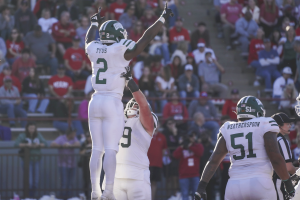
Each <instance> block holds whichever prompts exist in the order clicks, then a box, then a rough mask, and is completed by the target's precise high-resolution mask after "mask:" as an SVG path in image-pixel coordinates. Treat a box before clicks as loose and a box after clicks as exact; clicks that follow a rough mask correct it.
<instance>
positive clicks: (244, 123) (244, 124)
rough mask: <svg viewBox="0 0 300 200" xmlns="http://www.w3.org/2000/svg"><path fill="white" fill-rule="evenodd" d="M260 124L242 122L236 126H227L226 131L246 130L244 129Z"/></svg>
mask: <svg viewBox="0 0 300 200" xmlns="http://www.w3.org/2000/svg"><path fill="white" fill-rule="evenodd" d="M259 124H260V122H243V123H237V124H229V125H228V126H227V129H235V128H246V127H259Z"/></svg>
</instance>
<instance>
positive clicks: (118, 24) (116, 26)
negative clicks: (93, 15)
mask: <svg viewBox="0 0 300 200" xmlns="http://www.w3.org/2000/svg"><path fill="white" fill-rule="evenodd" d="M114 27H115V29H116V30H118V29H119V28H121V29H123V26H122V24H121V23H115V24H114Z"/></svg>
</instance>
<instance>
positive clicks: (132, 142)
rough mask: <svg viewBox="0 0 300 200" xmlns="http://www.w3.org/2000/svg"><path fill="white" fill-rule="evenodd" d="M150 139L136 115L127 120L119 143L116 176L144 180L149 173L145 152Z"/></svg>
mask: <svg viewBox="0 0 300 200" xmlns="http://www.w3.org/2000/svg"><path fill="white" fill-rule="evenodd" d="M151 140H152V137H151V136H150V135H149V134H148V133H147V132H146V131H145V129H144V127H143V125H142V124H141V122H140V119H139V118H138V117H136V118H129V119H128V120H127V122H126V123H125V128H124V133H123V137H122V138H121V140H120V143H119V145H120V146H119V147H120V150H119V153H118V154H117V169H116V178H126V179H135V180H144V179H145V176H147V177H148V176H149V175H150V174H149V173H150V172H149V159H148V156H147V153H148V149H149V147H150V143H151Z"/></svg>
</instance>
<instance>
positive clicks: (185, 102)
mask: <svg viewBox="0 0 300 200" xmlns="http://www.w3.org/2000/svg"><path fill="white" fill-rule="evenodd" d="M165 2H166V1H165V0H85V1H75V0H64V1H58V0H37V1H36V4H35V5H30V1H29V0H11V1H9V3H8V1H6V0H0V13H1V14H0V35H1V38H0V113H1V114H2V115H7V117H8V118H9V125H10V127H18V126H19V125H18V123H19V122H20V125H21V126H22V127H26V131H25V133H24V134H21V135H20V136H19V137H18V139H17V141H16V146H18V147H25V146H26V145H27V146H32V145H37V146H41V147H42V146H43V145H46V146H47V143H45V142H44V138H43V136H42V134H40V133H38V132H37V130H36V126H39V124H34V123H31V122H28V123H27V120H26V119H27V116H28V115H29V114H40V116H43V114H46V113H51V114H52V116H53V117H54V119H53V122H52V125H53V127H55V128H56V129H57V130H59V131H60V132H61V133H63V134H62V135H61V136H59V137H58V138H57V139H56V140H54V141H53V143H51V146H53V147H60V146H74V147H79V146H80V145H82V148H81V155H82V159H80V163H78V166H80V167H81V168H82V169H83V182H84V186H83V188H84V191H85V192H86V195H87V196H89V192H88V191H89V181H90V179H89V171H88V165H86V164H87V163H88V160H89V156H90V148H91V140H90V136H89V130H88V125H87V118H88V114H87V112H88V103H89V100H90V97H91V94H92V93H93V88H92V85H91V71H92V68H91V63H90V61H89V59H88V58H87V56H86V55H85V50H84V46H85V35H86V33H87V30H88V28H89V26H90V20H89V18H90V16H91V15H93V14H94V13H96V12H97V10H98V8H99V7H101V8H102V10H101V16H104V17H105V20H112V19H115V20H118V21H119V22H120V23H121V24H122V25H123V26H124V28H125V29H126V30H127V32H128V38H129V39H131V40H134V41H135V42H137V41H138V40H139V38H140V37H141V36H142V35H143V33H144V31H145V30H146V29H147V28H148V27H149V26H151V25H152V24H153V23H154V22H155V21H156V20H157V19H158V17H159V16H160V14H161V12H162V10H163V7H164V4H165ZM167 2H168V6H169V8H171V9H172V11H173V13H174V15H175V16H174V17H173V18H170V19H168V20H167V21H168V23H167V24H165V26H163V27H162V29H161V31H160V33H159V34H158V35H157V36H156V37H155V38H154V39H153V41H152V42H151V44H150V45H149V46H148V47H147V48H146V49H145V50H144V52H143V53H141V54H140V55H139V56H138V57H136V58H135V59H133V60H132V61H131V63H130V67H131V68H132V73H133V76H134V80H135V81H136V83H138V85H139V87H140V89H141V91H142V92H143V93H144V94H145V96H146V97H147V98H148V99H149V103H150V104H151V105H152V108H153V110H154V111H155V112H156V113H161V117H160V128H159V129H158V130H157V131H156V134H155V135H154V137H153V140H152V143H151V147H150V149H149V152H148V157H149V159H150V171H151V187H152V196H153V199H155V194H156V191H157V185H158V184H159V182H160V181H161V180H162V175H164V178H165V180H166V181H165V183H166V187H167V196H168V198H169V199H171V200H172V198H173V199H174V200H175V199H177V198H178V196H179V195H180V196H182V199H183V200H186V199H188V196H189V194H190V193H193V192H194V191H195V190H196V187H197V184H198V182H199V177H200V175H201V173H202V171H203V168H204V166H205V164H206V162H207V161H208V159H209V157H210V155H211V153H212V150H213V148H214V145H215V143H216V141H217V134H218V132H219V128H220V126H221V125H222V124H223V123H224V122H226V121H228V120H234V121H236V120H237V119H236V115H235V113H234V112H233V111H235V109H236V104H237V101H238V100H239V98H240V96H239V90H238V89H237V88H234V89H229V87H228V86H227V85H226V84H223V83H221V78H222V74H223V73H225V72H226V67H223V66H222V63H219V61H218V59H217V57H218V55H216V54H215V52H214V50H213V49H212V47H211V41H210V34H209V30H208V28H207V26H206V23H205V22H203V21H200V20H199V21H197V22H196V21H195V24H196V25H195V27H194V30H188V29H187V28H186V27H185V20H184V19H183V18H182V17H181V16H180V13H179V11H178V6H180V5H179V3H180V2H179V1H178V0H167ZM299 3H300V2H298V1H293V0H283V1H281V0H278V1H275V0H264V1H263V0H258V1H257V2H256V1H255V0H248V1H243V0H239V1H236V0H222V1H221V0H214V6H215V9H216V15H215V21H216V23H217V25H218V26H217V27H218V31H219V33H218V37H219V38H224V39H225V42H226V45H227V47H226V49H227V50H232V49H239V50H240V52H241V56H242V57H243V58H244V59H245V61H246V62H247V63H248V67H249V68H251V69H253V70H254V71H255V73H256V80H255V81H254V83H253V84H254V86H260V85H262V84H264V87H265V89H264V91H265V94H266V96H267V97H273V98H274V99H275V100H274V102H272V103H273V104H276V105H277V106H278V108H279V109H280V110H282V111H284V112H286V113H288V114H289V115H294V114H295V113H294V111H293V106H294V104H295V98H296V97H297V96H298V92H299V91H300V75H299V73H300V40H299V41H298V40H297V39H300V27H299V23H298V19H299V16H300V13H299V11H298V10H299V8H300V7H299V5H300V4H299ZM199 6H200V5H199ZM98 38H99V33H98V31H97V33H96V37H95V40H97V39H98ZM224 51H225V49H224ZM83 96H85V99H84V100H82V101H81V102H80V103H79V106H76V104H75V101H73V100H72V98H73V97H83ZM21 97H22V99H21ZM129 98H131V93H130V91H128V90H126V89H125V90H124V103H125V102H126V101H127V99H129ZM211 98H214V99H220V100H222V99H226V101H224V104H219V105H218V104H216V102H215V101H212V100H211ZM276 99H278V100H276ZM281 99H282V100H281ZM72 113H76V115H77V118H76V119H75V118H73V119H70V116H71V115H72ZM20 118H22V120H16V119H20ZM68 118H69V120H68ZM298 125H299V127H300V123H299V122H298V123H297V125H296V129H295V130H296V131H295V132H296V133H295V134H291V142H292V143H293V145H294V146H293V148H295V149H296V150H295V153H298V154H299V153H300V150H299V148H300V144H299V143H300V142H299V141H300V140H299V139H298V138H299V136H297V135H299V134H298V130H299V131H300V128H299V127H298ZM0 136H1V135H0ZM1 139H3V137H2V138H1ZM297 146H298V147H297ZM297 149H298V150H297ZM69 150H70V151H68V150H66V151H65V152H64V150H61V152H59V153H60V154H61V155H64V154H66V155H68V153H72V151H73V150H71V149H69ZM32 151H34V152H32V153H33V154H36V155H39V154H40V152H39V151H38V149H34V150H32ZM297 157H298V156H297ZM30 159H31V161H32V162H30V166H31V167H30V170H32V172H31V173H30V174H31V175H30V177H31V181H30V188H31V192H32V193H31V196H34V193H35V190H36V189H37V188H38V182H39V180H38V176H37V175H34V174H35V173H38V172H36V171H38V169H39V167H38V165H39V162H40V159H41V157H39V156H35V157H34V156H33V157H31V158H30ZM58 165H59V166H58V167H59V170H60V176H61V179H60V180H61V187H62V188H65V189H67V188H70V187H71V186H72V177H73V176H74V173H75V170H73V169H74V168H75V167H76V163H75V160H72V159H70V160H69V159H64V158H60V161H59V163H58ZM229 165H230V164H229V159H228V157H226V158H225V159H224V162H223V163H222V165H221V167H220V170H219V171H218V173H216V175H215V177H214V178H213V179H212V180H211V182H210V184H209V185H208V199H214V198H215V195H216V192H215V188H216V184H217V183H218V185H219V186H220V190H221V195H220V196H221V199H223V197H224V193H225V186H226V183H227V180H228V173H227V171H228V168H229ZM34 172H35V173H34ZM61 196H68V194H67V193H64V194H61Z"/></svg>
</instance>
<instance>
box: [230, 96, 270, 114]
mask: <svg viewBox="0 0 300 200" xmlns="http://www.w3.org/2000/svg"><path fill="white" fill-rule="evenodd" d="M236 115H237V118H238V119H240V118H251V119H252V118H256V117H264V116H265V115H266V110H265V109H264V105H263V104H262V102H261V101H260V100H259V99H258V98H256V97H254V96H244V97H243V98H241V99H240V100H239V102H238V103H237V106H236Z"/></svg>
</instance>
